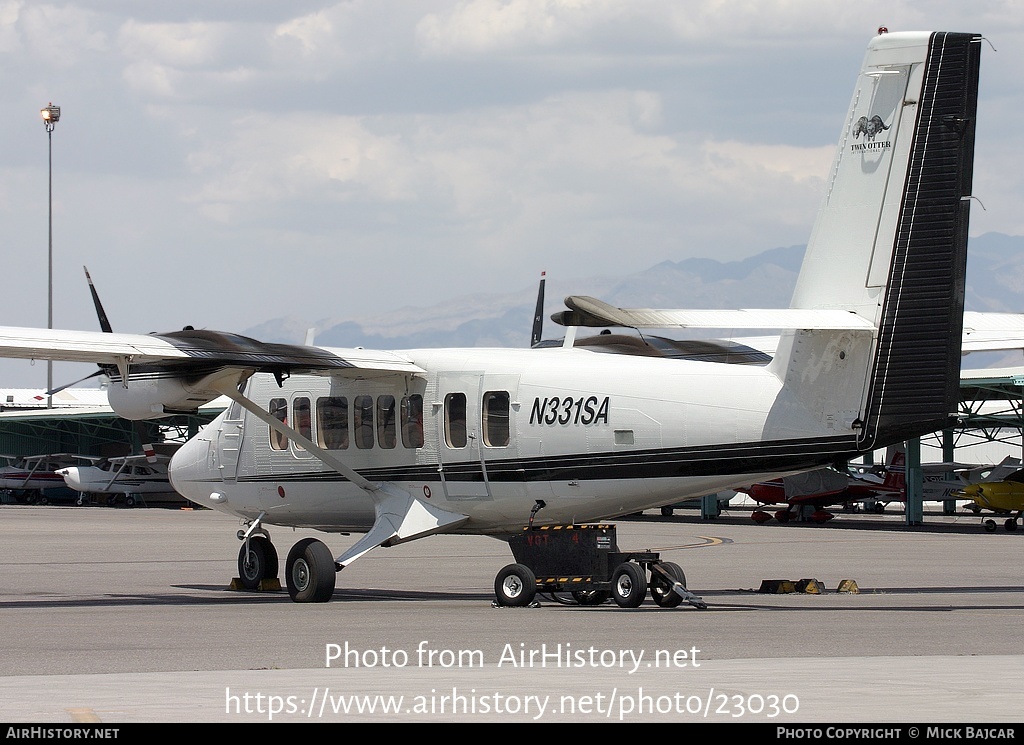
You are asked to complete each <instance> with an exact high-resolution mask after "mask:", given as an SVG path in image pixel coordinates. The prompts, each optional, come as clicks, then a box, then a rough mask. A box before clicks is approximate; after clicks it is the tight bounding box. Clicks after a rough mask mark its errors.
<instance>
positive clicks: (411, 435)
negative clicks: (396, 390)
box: [402, 394, 423, 448]
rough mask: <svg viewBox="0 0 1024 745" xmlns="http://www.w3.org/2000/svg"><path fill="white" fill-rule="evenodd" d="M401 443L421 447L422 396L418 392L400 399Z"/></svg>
mask: <svg viewBox="0 0 1024 745" xmlns="http://www.w3.org/2000/svg"><path fill="white" fill-rule="evenodd" d="M402 444H403V445H404V446H405V447H407V448H421V447H423V396H421V395H419V394H414V395H412V396H406V397H405V398H403V399H402Z"/></svg>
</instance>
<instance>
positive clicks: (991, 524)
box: [983, 520, 996, 533]
mask: <svg viewBox="0 0 1024 745" xmlns="http://www.w3.org/2000/svg"><path fill="white" fill-rule="evenodd" d="M983 524H984V526H985V530H987V531H988V532H989V533H991V532H993V531H994V530H995V529H996V521H995V520H986V521H985V522H984V523H983Z"/></svg>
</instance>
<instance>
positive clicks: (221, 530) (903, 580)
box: [0, 505, 1024, 727]
mask: <svg viewBox="0 0 1024 745" xmlns="http://www.w3.org/2000/svg"><path fill="white" fill-rule="evenodd" d="M616 525H617V526H618V527H617V533H618V544H619V547H620V549H622V550H650V551H656V552H658V553H659V554H660V556H661V558H662V559H664V560H667V561H673V562H676V563H678V564H679V565H681V566H682V567H683V569H684V571H685V572H686V575H687V585H688V587H689V589H690V590H691V591H692V592H694V593H695V594H697V595H698V596H700V598H701V599H702V600H703V601H704V603H706V605H707V607H706V608H705V609H700V608H697V607H692V606H691V605H688V604H686V603H683V604H682V605H680V606H679V607H678V608H674V609H665V608H660V607H658V606H656V605H655V604H654V603H653V602H652V601H651V600H650V598H648V599H647V600H646V601H645V603H644V604H643V605H642V606H641V607H640V608H637V609H632V610H629V609H622V608H619V607H618V606H616V605H614V604H613V603H607V604H604V605H601V606H598V607H582V606H578V605H573V604H566V603H564V602H559V599H557V598H549V597H546V596H538V601H539V602H538V603H537V604H536V605H535V606H534V607H528V608H500V607H494V606H493V604H492V601H493V600H494V592H493V583H494V577H495V575H496V574H497V572H498V571H499V570H500V569H501V568H502V567H503V566H504V565H506V564H508V563H511V561H512V558H511V554H510V552H509V551H508V547H507V546H506V545H505V544H504V543H502V542H500V541H498V540H495V539H491V538H482V537H473V536H434V537H431V538H427V539H424V540H420V541H414V542H411V543H408V544H403V545H400V546H395V547H392V548H387V549H385V548H380V549H375V550H374V551H372V552H370V553H369V554H367V555H366V556H365V557H363V558H361V559H360V560H359V561H357V562H355V563H354V564H352V565H351V566H350V567H348V568H346V569H345V570H344V571H343V572H341V573H340V574H339V575H338V582H337V589H336V591H335V593H334V597H333V599H332V601H331V602H329V603H324V604H296V603H292V602H291V600H290V599H289V597H288V594H287V592H286V591H284V590H281V591H276V592H275V591H270V592H246V591H239V590H232V589H230V584H231V580H232V578H234V577H235V576H236V575H237V573H238V571H237V554H238V549H239V545H240V544H239V542H238V540H237V539H236V538H235V532H236V531H237V530H238V528H239V524H238V522H237V521H236V520H235V519H233V518H230V517H227V516H224V515H221V514H219V513H215V512H211V511H207V510H177V509H138V508H136V509H112V508H104V507H56V506H49V507H28V506H21V505H4V506H2V507H0V536H2V541H0V560H2V568H3V569H2V572H0V608H2V611H0V619H2V633H0V721H2V722H6V723H9V724H12V723H34V724H44V723H48V724H59V725H76V724H87V723H89V724H90V726H102V725H106V724H118V723H120V724H133V723H161V722H193V723H208V722H238V723H240V722H252V723H260V722H269V721H273V722H297V721H318V722H338V721H359V722H381V721H387V722H510V721H514V722H531V721H536V722H594V721H614V722H633V721H636V722H657V721H671V722H689V723H696V722H702V723H704V722H714V723H731V722H747V723H749V722H758V723H772V724H773V725H779V726H786V725H794V724H798V723H800V724H806V723H828V724H830V725H834V724H840V723H850V724H851V725H853V724H855V725H857V726H860V727H863V726H866V725H868V724H872V725H874V724H877V725H886V724H890V725H891V724H894V723H896V724H899V723H904V724H909V723H918V724H920V723H925V724H939V723H953V724H964V723H966V724H971V725H979V724H983V723H1016V722H1022V721H1024V707H1021V694H1020V690H1019V687H1020V681H1021V679H1022V675H1024V655H1021V654H1020V653H1019V650H1018V649H1017V647H1018V646H1019V645H1020V642H1019V634H1020V630H1021V629H1022V628H1024V623H1022V621H1024V577H1022V573H1024V569H1022V564H1021V561H1020V557H1021V550H1022V547H1024V530H1021V531H1017V532H1013V533H1010V532H1007V531H1005V530H1003V529H1002V527H1000V529H999V530H998V531H996V532H994V533H989V532H986V531H985V530H984V529H983V528H982V527H981V521H980V518H978V517H976V516H972V515H959V516H943V515H938V514H935V515H933V514H928V513H926V514H925V522H924V524H923V525H920V526H912V527H911V526H906V525H905V524H904V522H903V518H902V515H895V514H889V515H883V516H873V515H872V516H870V517H868V516H863V515H846V514H842V515H839V516H838V517H837V518H836V519H835V520H832V521H831V522H829V523H827V524H825V525H813V524H798V523H790V524H786V525H782V524H779V523H775V522H774V521H772V522H771V523H766V524H764V525H757V524H755V523H754V522H753V521H752V520H751V519H750V513H749V511H743V510H737V511H728V512H726V513H724V514H723V515H722V516H721V517H719V518H718V519H715V520H702V519H700V517H699V516H698V515H697V514H696V513H689V512H677V513H676V515H674V516H672V517H663V516H661V515H660V514H654V513H646V514H645V515H644V516H641V517H633V518H628V519H622V520H619V521H616ZM270 532H271V536H272V538H273V539H274V542H275V545H276V546H277V549H278V552H279V553H280V555H281V564H282V570H283V564H284V557H285V556H286V555H287V552H288V549H289V548H290V546H291V545H292V544H293V543H294V542H295V541H297V540H299V539H300V538H302V537H305V536H306V535H317V536H318V537H320V538H321V539H322V540H325V542H326V543H327V544H328V545H329V546H330V548H331V550H332V551H334V552H335V554H339V553H341V551H342V550H343V549H344V548H345V547H347V546H348V545H350V544H351V543H352V542H354V541H355V540H356V539H357V538H358V536H338V535H324V534H318V533H314V532H312V531H301V530H298V531H292V530H285V529H274V528H271V529H270ZM801 580H804V582H802V583H801ZM806 580H811V581H810V582H807V581H806ZM791 583H792V585H793V586H797V585H799V586H801V587H805V588H809V589H811V590H812V591H811V592H806V591H805V592H792V591H788V590H790V588H791ZM815 589H817V590H818V592H814V591H813V590H815ZM840 589H843V590H844V591H840ZM561 600H564V598H562V599H561Z"/></svg>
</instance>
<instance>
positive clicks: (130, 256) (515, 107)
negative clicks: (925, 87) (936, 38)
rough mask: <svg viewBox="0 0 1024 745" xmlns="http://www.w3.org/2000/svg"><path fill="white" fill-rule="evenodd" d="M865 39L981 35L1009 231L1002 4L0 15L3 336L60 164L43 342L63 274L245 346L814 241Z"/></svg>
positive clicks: (1014, 115) (82, 304)
mask: <svg viewBox="0 0 1024 745" xmlns="http://www.w3.org/2000/svg"><path fill="white" fill-rule="evenodd" d="M882 25H884V26H886V27H888V28H889V29H890V30H891V31H906V30H939V31H960V32H977V33H981V34H983V35H984V36H985V37H986V39H987V42H986V43H985V45H984V50H983V52H982V64H981V92H980V97H979V121H978V132H977V150H976V160H975V179H974V194H975V196H976V197H977V201H976V203H975V205H976V206H974V207H972V213H971V229H970V233H971V235H980V234H983V233H987V232H993V231H994V232H1001V233H1007V234H1010V235H1024V210H1022V209H1021V205H1022V204H1024V199H1022V195H1024V168H1022V157H1021V152H1022V148H1024V134H1022V133H1024V83H1022V78H1021V75H1020V72H1021V71H1022V70H1024V7H1021V6H1020V4H1019V3H1018V2H1015V1H1014V0H1006V1H1002V2H1000V1H996V0H977V1H976V2H971V3H964V2H962V1H961V0H949V1H938V0H936V1H928V0H913V1H908V0H885V1H884V2H883V1H881V0H861V1H860V2H856V3H851V2H823V1H822V0H763V1H758V2H753V1H751V0H746V1H741V0H734V1H732V2H725V1H722V0H714V1H713V0H706V1H698V0H693V1H690V0H628V1H627V0H415V1H414V0H352V1H351V2H337V1H334V2H331V1H329V0H324V1H316V0H292V1H290V2H287V3H282V2H272V1H271V0H219V1H218V0H202V2H199V1H198V0H177V1H176V2H174V3H155V2H150V3H140V2H130V1H129V0H91V1H89V0H81V1H69V2H52V3H47V2H35V1H32V2H29V1H27V0H0V250H2V255H3V267H4V276H5V277H6V281H5V282H4V285H3V297H4V299H5V301H6V302H4V303H3V304H2V306H0V307H2V311H0V325H7V326H31V327H45V326H46V325H47V287H48V276H49V273H48V254H49V246H50V230H49V220H48V217H49V208H50V205H51V202H50V199H49V187H50V185H51V175H50V173H51V172H50V170H49V165H50V156H51V155H52V254H53V262H54V268H53V292H54V310H53V316H54V320H53V325H54V327H55V328H72V329H86V330H96V329H98V324H97V322H96V319H95V314H94V312H93V309H92V304H91V300H90V297H89V294H88V289H87V285H86V283H85V279H84V273H83V269H82V268H83V266H87V267H88V269H89V272H90V274H91V275H92V277H93V280H94V281H95V283H96V286H97V288H98V290H99V292H100V294H101V297H102V298H103V303H104V306H105V308H106V311H107V314H108V316H109V317H110V320H111V323H112V324H113V326H114V329H115V330H116V331H125V332H141V333H146V332H150V331H158V332H159V331H170V330H174V329H177V328H181V327H182V326H183V325H186V324H191V325H193V326H195V327H197V328H215V329H220V330H224V331H236V332H244V331H245V330H246V329H249V328H251V327H253V326H255V325H257V324H259V323H262V322H263V321H266V320H269V319H271V318H277V317H281V316H292V317H296V318H300V319H303V320H305V321H308V322H310V325H313V324H315V323H316V322H317V321H319V320H321V319H328V318H330V319H332V320H333V321H334V322H338V321H340V320H344V319H353V320H357V319H365V318H367V317H369V316H372V315H373V314H374V313H378V312H384V311H390V310H393V309H397V308H400V307H405V306H427V305H432V304H434V303H437V302H439V301H440V300H443V299H444V298H445V297H447V296H453V295H465V294H470V293H480V292H493V293H501V292H509V291H514V290H518V289H522V288H526V287H533V286H535V284H536V279H537V277H538V276H539V274H540V272H541V271H546V272H547V273H548V276H549V277H550V276H560V277H572V276H581V277H589V276H616V275H619V274H629V273H633V272H637V271H640V270H643V269H645V268H648V267H650V266H653V265H655V264H657V263H659V262H661V261H666V260H668V261H681V260H683V259H687V258H692V257H706V258H713V259H717V260H720V261H732V260H738V259H743V258H746V257H748V256H752V255H754V254H757V253H760V252H762V251H765V250H767V249H770V248H775V247H779V246H789V245H798V244H804V243H806V241H807V238H808V236H809V233H810V228H811V224H812V222H813V220H814V215H815V211H816V209H817V207H818V203H819V201H820V198H821V195H822V191H823V184H824V178H825V176H826V174H827V171H828V167H829V164H830V163H831V159H832V155H833V152H834V148H835V144H836V142H837V140H838V138H839V134H840V129H841V126H842V124H843V118H844V115H845V114H846V111H847V108H848V105H849V102H850V96H851V93H852V91H853V84H854V80H855V77H856V75H857V72H858V70H859V67H860V63H861V60H862V58H863V55H864V51H865V49H866V46H867V43H868V41H869V40H870V39H871V37H872V36H873V35H874V34H875V33H876V30H877V28H878V27H879V26H882ZM49 103H53V104H54V105H57V106H60V108H61V116H60V120H59V122H58V123H57V124H56V127H55V130H54V132H53V133H52V135H50V136H49V138H48V136H47V133H46V131H45V129H44V126H43V124H42V119H41V118H40V115H39V111H40V109H41V108H43V107H45V106H46V105H47V104H49ZM738 303H739V301H738ZM737 307H739V306H737ZM295 341H300V340H299V339H296V340H295ZM43 367H45V365H44V366H43ZM40 369H41V368H40V367H39V366H38V365H37V366H35V367H31V366H30V365H29V363H28V362H22V361H18V362H13V361H5V362H3V363H0V387H17V386H23V385H24V386H34V385H44V384H45V373H43V377H42V378H41V379H40V373H39V370H40ZM37 381H38V382H37ZM55 382H58V383H59V382H61V381H60V380H57V381H55Z"/></svg>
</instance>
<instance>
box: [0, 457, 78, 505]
mask: <svg viewBox="0 0 1024 745" xmlns="http://www.w3.org/2000/svg"><path fill="white" fill-rule="evenodd" d="M0 458H5V459H6V460H7V461H8V464H7V465H6V466H3V467H0V489H7V490H10V491H11V492H12V493H14V494H15V495H16V496H18V497H19V498H20V499H21V500H22V501H25V502H28V503H29V504H35V503H36V502H39V503H41V504H46V503H47V502H48V501H49V498H48V497H47V495H46V492H47V491H48V490H50V489H58V488H59V489H63V488H64V486H65V484H64V479H62V478H61V477H60V476H59V475H57V474H56V473H55V471H56V470H57V469H58V468H63V467H64V466H67V465H69V464H71V463H75V462H77V461H81V460H83V459H84V458H83V456H80V455H73V454H71V453H49V454H45V455H17V456H15V455H4V456H0Z"/></svg>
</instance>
